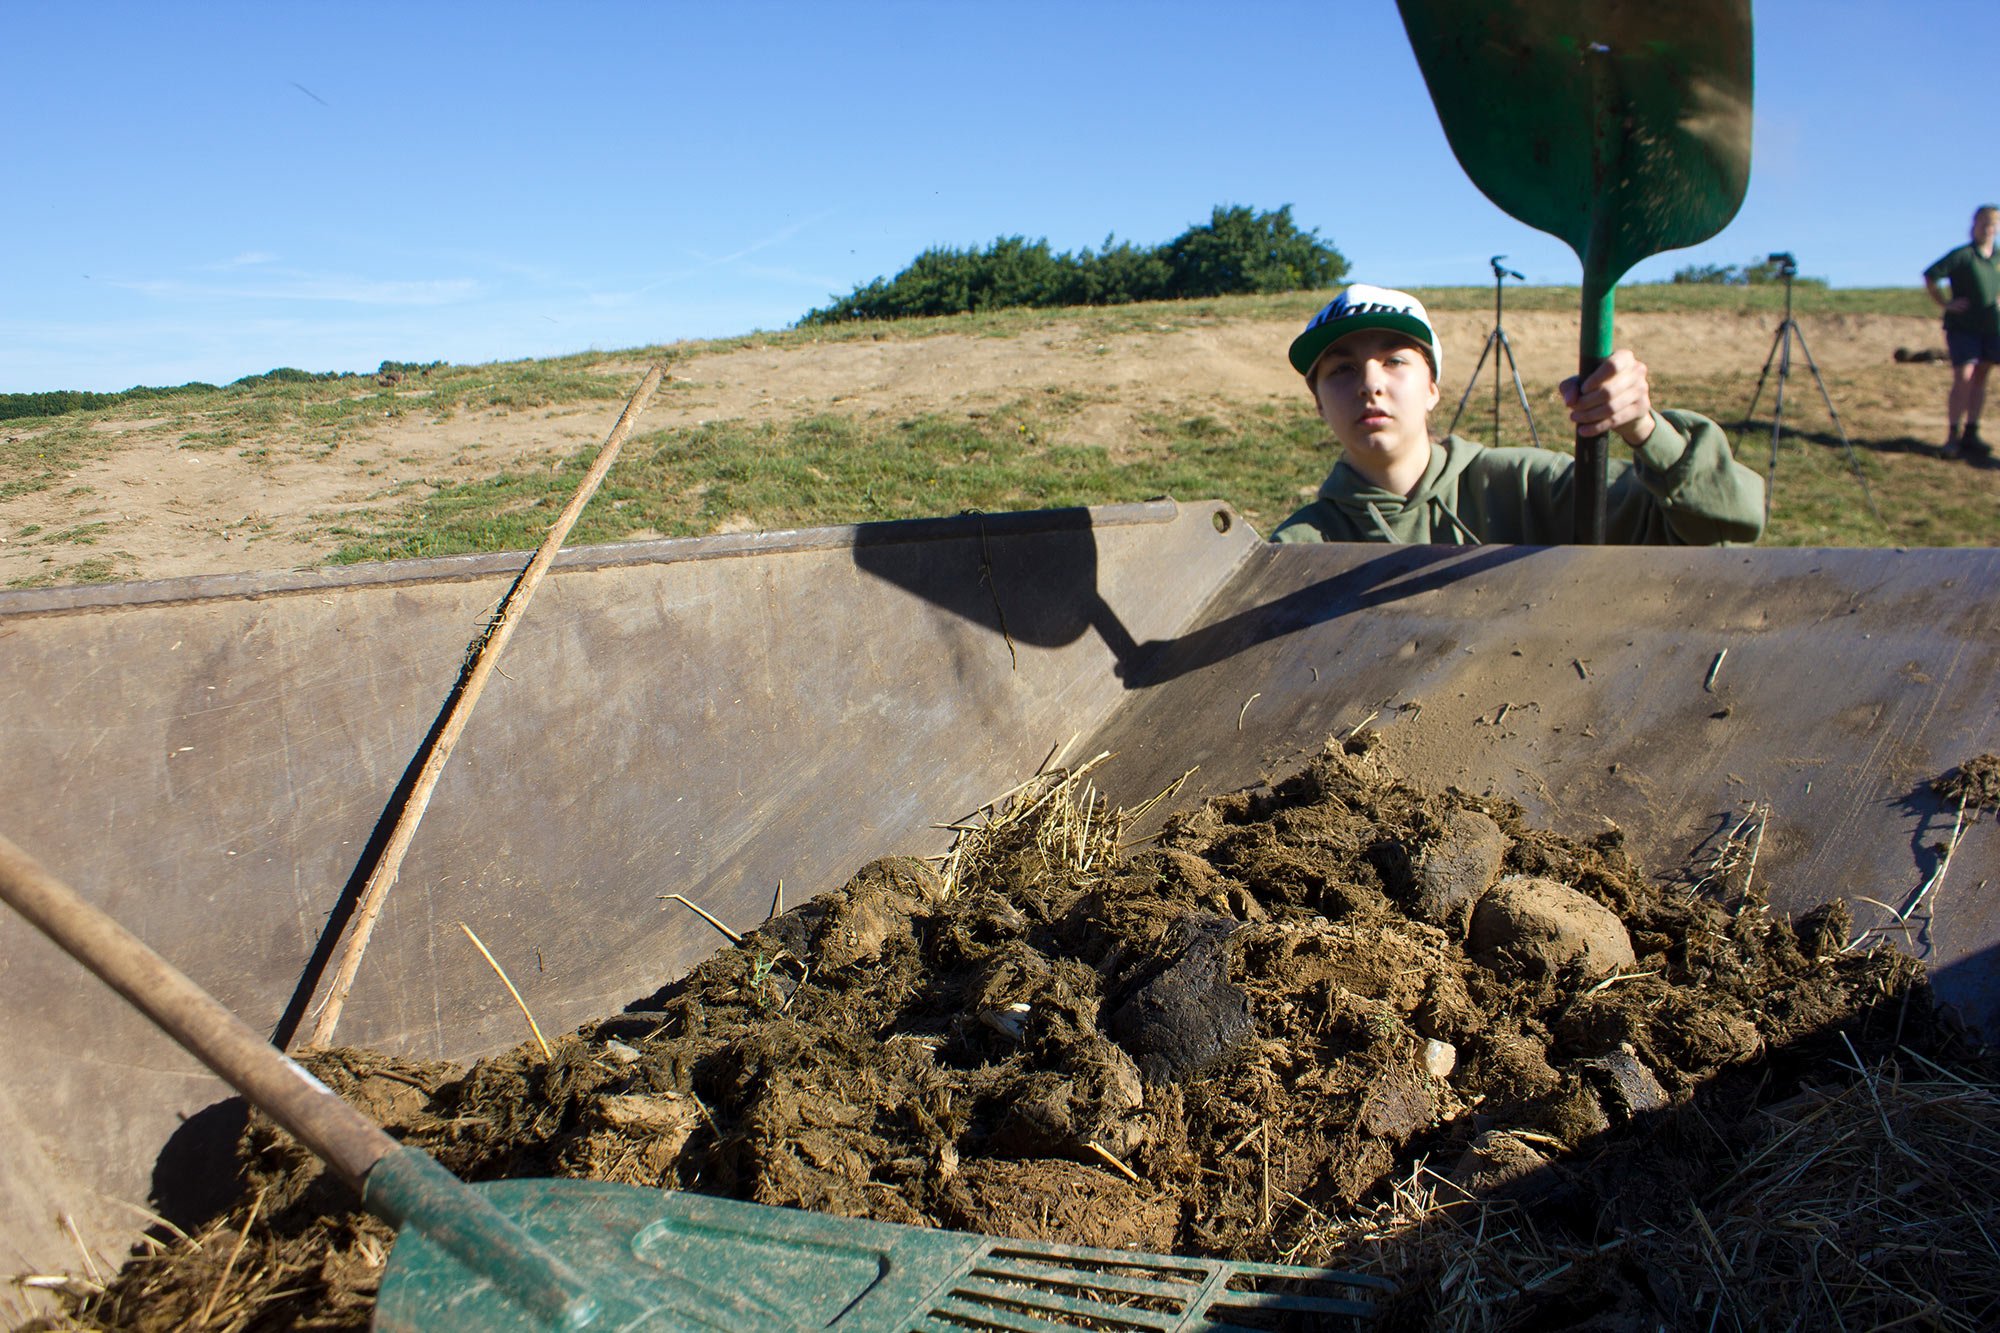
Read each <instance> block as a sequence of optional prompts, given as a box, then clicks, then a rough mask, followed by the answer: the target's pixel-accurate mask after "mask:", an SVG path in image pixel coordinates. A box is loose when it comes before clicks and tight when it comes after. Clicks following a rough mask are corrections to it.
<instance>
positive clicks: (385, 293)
mask: <svg viewBox="0 0 2000 1333" xmlns="http://www.w3.org/2000/svg"><path fill="white" fill-rule="evenodd" d="M1755 17H1756V25H1757V90H1756V144H1755V153H1754V160H1753V166H1752V172H1751V181H1750V189H1749V196H1748V198H1747V199H1746V201H1745V203H1744V207H1743V210H1742V212H1741V213H1740V214H1739V215H1738V217H1737V219H1736V221H1735V222H1733V223H1732V224H1731V225H1730V226H1729V227H1728V228H1727V229H1726V230H1724V231H1723V232H1722V234H1721V235H1720V236H1719V237H1717V238H1716V239H1715V240H1713V241H1711V242H1708V243H1706V244H1704V245H1702V246H1700V247H1698V248H1696V249H1693V250H1687V251H1680V252H1676V253H1674V254H1670V255H1665V256H1660V257H1658V258H1655V259H1653V260H1650V261H1648V262H1646V263H1645V264H1642V265H1641V266H1640V267H1639V268H1638V269H1636V270H1635V271H1634V272H1633V274H1632V275H1631V278H1632V279H1637V280H1645V279H1663V278H1665V277H1667V276H1668V275H1670V274H1671V273H1672V272H1673V270H1674V269H1675V268H1678V267H1680V266H1681V265H1683V264H1686V263H1691V262H1718V263H1742V262H1745V261H1747V260H1749V259H1752V258H1757V257H1761V256H1762V255H1763V254H1765V253H1766V252H1768V251H1771V250H1791V251H1793V252H1794V253H1796V254H1797V255H1798V258H1799V262H1800V266H1801V269H1802V271H1803V272H1805V273H1807V274H1809V275H1815V276H1823V277H1826V278H1827V279H1829V280H1830V281H1832V282H1833V283H1834V284H1836V285H1839V286H1904V285H1915V284H1916V283H1917V282H1918V281H1919V276H1918V275H1919V273H1920V272H1921V270H1922V268H1923V267H1924V265H1925V264H1927V263H1929V262H1930V261H1931V260H1932V259H1934V258H1936V257H1937V256H1938V255H1939V254H1942V253H1943V252H1944V251H1945V250H1946V249H1948V248H1949V247H1950V246H1952V245H1954V244H1957V243H1958V242H1960V241H1962V240H1963V239H1964V238H1965V235H1966V230H1967V224H1968V222H1969V220H1970V215H1971V210H1972V207H1973V206H1974V205H1975V204H1977V203H1980V202H1982V201H1986V200H1990V199H1992V198H1994V197H1996V196H2000V167H1996V165H1995V158H1994V155H1993V153H1992V152H1991V151H1990V149H1988V148H1977V147H1967V146H1966V145H1968V144H1977V143H1983V142H1986V140H1985V139H1982V138H1981V135H1982V134H1983V133H1984V131H1983V130H1982V129H1980V126H1981V125H1982V124H1983V123H1984V121H1983V120H1982V119H1981V118H1982V117H1983V118H1984V119H1985V120H1990V119H1991V114H1992V105H1993V103H1992V97H1991V94H1990V91H1982V90H1981V89H1980V88H1979V87H1977V86H1976V85H1977V83H1978V80H1977V78H1976V77H1975V78H1972V79H1971V80H1970V82H1968V76H1967V75H1966V74H1965V73H1964V71H1967V70H1972V69H1983V68H1986V67H1987V66H1988V65H1990V63H1991V55H1992V44H1991V41H1990V39H1989V38H1982V37H1980V36H1978V34H1980V33H1981V32H1986V33H1989V34H1990V32H1991V30H1992V20H1993V17H1994V11H1993V8H1992V0H1920V2H1919V3H1903V4H1887V3H1882V2H1881V0H1866V2H1863V0H1816V2H1814V3H1807V2H1806V0H1770V2H1769V3H1759V4H1757V5H1756V8H1755ZM0 33H4V35H5V42H4V49H6V51H7V52H8V57H9V58H8V60H7V62H6V63H7V66H8V70H7V74H6V76H5V78H4V79H0V125H4V126H5V127H6V128H5V134H4V138H0V143H4V144H5V152H4V153H0V163H4V164H5V170H6V176H7V180H8V188H7V189H6V191H5V193H4V196H0V200H4V202H0V255H4V256H5V262H4V264H0V392H24V391H34V390H41V389H57V388H71V389H98V390H111V389H122V388H127V387H130V386H132V385H134V384H178V383H181V382H184V381H187V380H191V379H200V380H208V381H212V382H217V383H221V382H226V381H228V380H231V379H235V378H237V377H238V376H241V375H246V374H253V373H256V372H259V371H264V370H269V369H272V368H273V367H276V366H281V365H289V366H298V367H301V368H303V369H308V370H372V369H374V368H375V366H376V365H377V364H378V363H380V362H381V361H383V360H402V361H428V360H440V359H441V360H446V361H452V362H460V363H471V362H481V361H490V360H502V359H511V358H516V357H527V356H547V355H555V354H561V353H566V352H575V351H583V350H586V349H591V348H597V349H610V348H620V347H633V346H641V345H645V344H650V343H658V342H664V341H670V340H672V339H675V338H695V337H713V336H722V335H729V334H737V333H746V332H749V331H751V330H754V329H777V328H783V327H785V326H787V325H789V324H790V323H791V322H792V321H794V320H795V319H797V318H798V316H799V315H801V314H803V313H804V312H805V311H806V310H808V309H810V308H812V307H814V306H816V305H823V304H825V303H826V302H827V301H828V300H830V299H831V298H833V297H835V296H839V295H843V294H845V293H846V292H848V291H851V290H852V289H853V288H854V287H855V286H856V285H857V284H860V283H864V282H866V281H868V280H870V279H872V278H875V277H877V276H882V275H887V274H893V273H894V272H896V271H897V270H898V269H900V268H902V267H903V266H904V265H905V264H907V263H908V262H909V261H910V260H911V259H912V258H914V257H915V256H916V254H917V253H918V252H919V251H921V250H923V249H924V248H925V247H927V246H931V245H954V246H978V245H983V244H985V243H986V242H988V241H991V240H992V239H993V238H995V237H996V236H1001V235H1013V234H1020V235H1025V236H1028V237H1031V238H1033V237H1046V238H1048V240H1049V241H1050V243H1051V244H1052V245H1054V246H1055V247H1056V248H1057V249H1058V250H1067V249H1075V248H1077V247H1081V246H1096V245H1097V244H1099V243H1100V242H1102V241H1103V240H1104V238H1105V236H1106V235H1107V233H1116V234H1117V235H1118V236H1119V237H1120V238H1121V239H1128V240H1132V241H1136V242H1140V243H1144V244H1155V243H1158V242H1161V241H1165V240H1169V239H1171V238H1172V237H1174V236H1175V235H1177V234H1179V233H1180V232H1181V231H1182V230H1184V229H1185V228H1186V227H1187V226H1189V225H1190V224H1192V223H1195V222H1200V221H1204V220H1206V218H1207V216H1208V213H1209V210H1210V208H1211V207H1212V206H1214V205H1216V204H1219V203H1240V204H1247V205H1251V206H1254V207H1257V208H1275V207H1277V206H1278V205H1280V204H1286V203H1289V204H1291V205H1292V208H1293V214H1294V216H1295V218H1296V219H1297V221H1298V222H1299V224H1300V225H1301V226H1304V227H1310V228H1314V229H1316V230H1317V231H1318V233H1319V235H1320V237H1321V238H1322V239H1323V240H1326V241H1329V242H1331V243H1332V244H1333V245H1335V246H1336V247H1337V248H1339V249H1340V251H1341V252H1342V253H1343V254H1345V255H1346V256H1347V258H1348V260H1349V261H1350V263H1351V264H1352V266H1353V270H1354V274H1353V276H1355V277H1356V278H1358V279H1364V280H1368V281H1375V282H1381V283H1385V284H1388V285H1413V286H1414V285H1424V284H1443V283H1484V282H1487V281H1489V280H1490V276H1489V271H1488V268H1487V262H1486V261H1487V257H1488V256H1489V255H1491V254H1494V253H1505V254H1506V255H1507V256H1508V263H1509V265H1510V267H1513V268H1517V269H1519V270H1521V271H1522V272H1524V273H1525V274H1526V275H1527V276H1528V278H1529V280H1530V281H1533V282H1549V283H1573V282H1574V281H1576V278H1577V272H1578V269H1577V261H1576V258H1575V256H1574V255H1573V254H1572V253H1571V252H1570V250H1569V249H1568V247H1566V246H1565V245H1563V244H1562V243H1561V242H1559V241H1556V240H1554V239H1552V238H1550V237H1547V236H1544V235H1542V234H1540V233H1538V232H1535V231H1532V230H1530V229H1528V228H1527V227H1524V226H1522V225H1521V224H1519V223H1516V222H1514V221H1512V220H1511V219H1509V218H1508V217H1507V216H1506V215H1504V214H1502V213H1501V212H1499V211H1498V210H1497V209H1495V208H1494V207H1493V206H1492V205H1491V204H1489V203H1487V202H1486V201H1485V199H1484V198H1483V197H1482V196H1481V195H1479V193H1478V192H1477V191H1476V190H1475V189H1474V188H1473V186H1472V185H1471V184H1470V183H1469V182H1468V181H1467V179H1466V178H1465V175H1464V173H1463V172H1462V171H1461V170H1460V168H1459V167H1458V164H1457V163H1456V161H1455V160H1454V159H1453V158H1452V156H1451V152H1450V149H1449V148H1448V147H1447V146H1446V144H1445V141H1444V136H1443V133H1442V132H1441V130H1440V129H1439V128H1438V123H1437V118H1436V116H1435V114H1434V112H1433V111H1432V109H1431V106H1430V101H1429V98H1428V95H1427V94H1426V92H1425V89H1424V85H1423V80H1422V77H1421V76H1420V74H1419V73H1418V71H1417V67H1416V63H1415V61H1414V59H1413V58H1412V57H1411V55H1410V50H1409V45H1408V40H1407V38H1406V37H1405V35H1404V32H1403V29H1402V25H1401V21H1400V19H1399V17H1398V15H1397V11H1396V8H1395V5H1394V3H1393V0H1335V2H1333V3H1327V2H1326V0H1322V2H1321V3H1317V4H1309V3H1289V4H1273V3H1261V2H1259V0H1232V3H1230V4H1226V5H1224V4H1217V3H1201V4H1194V3H1175V2H1173V0H1163V2H1162V3H1155V4H1139V3H1093V0H1071V2H1070V3H1066V4H1044V3H1021V4H1005V3H988V4H968V3H942V2H941V0H926V2H921V3H920V2H918V0H899V2H895V3H889V2H879V0H847V2H845V3H837V2H829V0H822V3H818V4H781V3H775V2H771V3H760V0H733V2H732V3H729V4H727V5H724V4H721V3H714V4H698V5H697V4H651V5H637V4H622V3H597V4H579V5H565V6H556V5H526V4H516V3H509V2H508V0H488V3H484V4H479V5H472V4H465V5H443V4H433V5H424V4H405V5H399V6H393V7H392V6H388V5H362V4H330V3H322V4H310V5H309V4H294V3H283V2H281V0H277V2H271V3H265V4H260V5H255V6H252V5H237V4H228V3H214V4H204V5H199V6H197V5H193V4H183V5H172V4H150V5H127V4H92V3H84V2H82V0H78V2H76V3H57V2H56V0H0ZM1969 51H1970V52H1974V53H1975V54H1972V55H1968V54H1967V52H1969ZM1955 91H1956V92H1957V94H1958V95H1957V96H1954V92H1955ZM1968 163H1972V164H1977V165H1976V166H1968V165H1967V164H1968Z"/></svg>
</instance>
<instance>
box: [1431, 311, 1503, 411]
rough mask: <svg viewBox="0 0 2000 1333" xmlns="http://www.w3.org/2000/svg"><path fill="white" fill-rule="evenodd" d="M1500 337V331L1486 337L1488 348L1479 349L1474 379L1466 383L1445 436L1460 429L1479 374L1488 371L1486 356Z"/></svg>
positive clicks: (1496, 330) (1473, 374)
mask: <svg viewBox="0 0 2000 1333" xmlns="http://www.w3.org/2000/svg"><path fill="white" fill-rule="evenodd" d="M1499 336H1500V330H1498V329H1495V330H1493V332H1491V333H1489V334H1487V335H1486V346H1484V347H1482V348H1480V349H1479V364H1478V365H1476V366H1474V367H1473V368H1472V378H1471V379H1469V380H1467V381H1466V382H1465V392H1464V393H1462V394H1460V395H1459V396H1458V410H1457V411H1456V412H1453V413H1452V414H1451V424H1450V425H1449V426H1446V427H1445V428H1444V433H1445V434H1447V435H1449V434H1451V433H1452V432H1453V431H1455V430H1457V429H1458V419H1459V418H1460V417H1462V416H1464V415H1465V404H1466V403H1467V402H1468V401H1469V400H1470V399H1471V397H1472V389H1473V386H1474V385H1476V384H1478V383H1479V372H1480V371H1482V370H1484V369H1486V354H1487V353H1488V352H1490V351H1492V350H1493V341H1494V339H1496V338H1498V337H1499Z"/></svg>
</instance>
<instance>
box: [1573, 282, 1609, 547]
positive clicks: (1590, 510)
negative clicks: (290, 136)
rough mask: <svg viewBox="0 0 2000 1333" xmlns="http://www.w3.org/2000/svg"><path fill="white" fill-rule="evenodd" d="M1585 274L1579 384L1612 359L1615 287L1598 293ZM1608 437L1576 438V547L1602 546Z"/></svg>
mask: <svg viewBox="0 0 2000 1333" xmlns="http://www.w3.org/2000/svg"><path fill="white" fill-rule="evenodd" d="M1595 286H1596V284H1594V283H1593V282H1592V281H1591V280H1590V278H1589V276H1588V275H1586V276H1585V279H1584V284H1583V312H1582V314H1583V319H1582V327H1581V332H1580V335H1579V337H1578V343H1579V346H1578V351H1577V362H1576V373H1577V382H1578V383H1579V384H1581V383H1582V382H1583V381H1584V380H1587V379H1589V378H1590V377H1591V376H1592V375H1594V374H1596V373H1597V368H1598V367H1599V366H1601V365H1603V364H1604V363H1605V362H1606V361H1608V360H1610V359H1611V321H1612V299H1613V297H1615V296H1616V294H1617V291H1618V288H1617V285H1616V284H1615V283H1609V284H1605V285H1604V286H1603V287H1602V289H1601V290H1593V288H1594V287H1595ZM1610 445H1611V436H1610V435H1609V434H1604V435H1585V434H1584V433H1583V432H1582V431H1578V432H1577V436H1576V466H1575V467H1574V468H1573V469H1572V471H1571V474H1570V475H1571V483H1570V485H1571V491H1572V493H1573V494H1574V496H1575V498H1576V512H1575V517H1574V519H1573V522H1574V524H1575V527H1574V530H1573V533H1572V536H1571V540H1572V541H1574V542H1575V543H1576V545H1578V546H1602V545H1604V526H1605V523H1604V518H1605V507H1606V506H1605V490H1606V474H1607V473H1608V471H1609V463H1610Z"/></svg>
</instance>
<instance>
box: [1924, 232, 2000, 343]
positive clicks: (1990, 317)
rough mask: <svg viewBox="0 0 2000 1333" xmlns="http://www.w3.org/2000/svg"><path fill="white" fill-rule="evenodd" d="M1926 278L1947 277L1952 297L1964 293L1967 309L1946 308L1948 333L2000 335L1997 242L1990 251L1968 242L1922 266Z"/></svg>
mask: <svg viewBox="0 0 2000 1333" xmlns="http://www.w3.org/2000/svg"><path fill="white" fill-rule="evenodd" d="M1924 278H1925V280H1926V281H1929V282H1938V281H1941V280H1942V281H1949V282H1950V283H1951V299H1952V300H1954V301H1956V300H1958V299H1959V298H1960V297H1965V298H1966V299H1967V300H1969V301H1971V302H1972V308H1971V309H1970V310H1947V311H1945V312H1944V327H1945V330H1946V331H1947V332H1949V333H1976V334H1978V335H1979V336H1980V337H1982V338H2000V305H1995V304H1994V300H1995V298H1996V297H2000V246H1996V247H1994V251H1993V253H1992V254H1990V255H1982V254H1980V253H1979V247H1977V246H1975V245H1973V244H1971V243H1970V242H1967V243H1966V244H1964V245H1961V246H1959V247H1958V249H1956V250H1953V251H1952V252H1951V253H1950V254H1948V255H1946V256H1945V257H1944V258H1942V259H1940V260H1938V262H1937V263H1935V264H1932V265H1931V266H1930V267H1929V268H1927V269H1925V270H1924Z"/></svg>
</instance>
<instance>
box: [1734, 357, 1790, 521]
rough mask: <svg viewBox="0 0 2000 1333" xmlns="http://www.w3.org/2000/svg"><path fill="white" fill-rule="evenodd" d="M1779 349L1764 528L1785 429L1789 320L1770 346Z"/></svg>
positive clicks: (1775, 488)
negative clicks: (1782, 432) (1780, 433)
mask: <svg viewBox="0 0 2000 1333" xmlns="http://www.w3.org/2000/svg"><path fill="white" fill-rule="evenodd" d="M1780 348H1782V349H1783V355H1781V356H1779V357H1778V385H1777V390H1776V392H1775V393H1774V394H1773V395H1772V398H1771V473H1770V477H1769V479H1768V480H1767V481H1766V483H1765V485H1764V526H1765V527H1769V526H1770V525H1771V501H1772V500H1774V499H1776V498H1777V494H1778V433H1779V432H1780V431H1782V430H1783V429H1784V428H1785V379H1786V377H1788V376H1789V375H1790V374H1791V373H1792V324H1791V321H1790V320H1786V321H1785V322H1784V323H1783V324H1780V325H1779V326H1778V339H1777V341H1776V342H1775V343H1773V344H1772V345H1771V350H1772V351H1773V352H1774V353H1775V352H1778V351H1779V349H1780ZM1768 364H1769V362H1768V359H1767V361H1766V365H1767V366H1768ZM1762 385H1763V381H1762V380H1759V381H1758V387H1759V388H1760V389H1761V388H1762ZM1751 405H1752V406H1753V407H1754V406H1755V405H1756V400H1755V399H1752V400H1751ZM1743 424H1744V425H1746V426H1748V425H1749V424H1750V423H1749V421H1748V420H1747V419H1746V420H1745V421H1744V423H1743Z"/></svg>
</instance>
